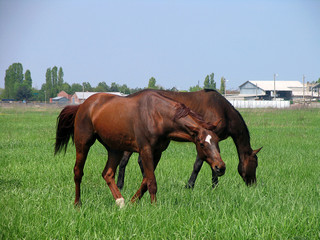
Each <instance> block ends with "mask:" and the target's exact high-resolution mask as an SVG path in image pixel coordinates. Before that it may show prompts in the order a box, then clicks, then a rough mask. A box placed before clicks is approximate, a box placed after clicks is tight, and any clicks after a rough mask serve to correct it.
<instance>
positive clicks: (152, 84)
mask: <svg viewBox="0 0 320 240" xmlns="http://www.w3.org/2000/svg"><path fill="white" fill-rule="evenodd" d="M156 82H157V81H156V79H155V78H154V77H151V78H150V79H149V84H148V88H151V89H158V87H157V86H156Z"/></svg>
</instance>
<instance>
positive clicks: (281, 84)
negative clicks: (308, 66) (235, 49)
mask: <svg viewBox="0 0 320 240" xmlns="http://www.w3.org/2000/svg"><path fill="white" fill-rule="evenodd" d="M318 85H319V84H311V83H307V84H305V85H304V87H303V84H302V83H301V82H299V81H247V82H245V83H244V84H242V85H241V86H240V87H239V88H240V94H239V97H243V98H244V99H263V100H271V99H273V98H274V92H275V93H276V98H280V99H284V100H291V99H299V98H303V97H305V98H319V86H318Z"/></svg>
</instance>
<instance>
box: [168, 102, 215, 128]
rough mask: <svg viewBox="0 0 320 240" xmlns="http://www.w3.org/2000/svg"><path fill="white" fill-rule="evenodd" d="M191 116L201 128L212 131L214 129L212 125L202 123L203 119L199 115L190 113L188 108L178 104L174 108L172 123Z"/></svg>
mask: <svg viewBox="0 0 320 240" xmlns="http://www.w3.org/2000/svg"><path fill="white" fill-rule="evenodd" d="M188 115H189V116H191V117H192V118H193V119H195V120H196V121H197V122H198V123H199V124H200V125H201V126H202V127H204V128H205V129H208V130H213V129H214V128H215V126H214V125H212V124H211V123H207V122H205V121H204V119H203V117H202V116H201V115H199V114H198V113H196V112H194V111H192V110H191V109H190V108H188V107H187V106H186V105H184V104H183V103H178V104H177V106H176V113H175V115H174V119H173V120H174V121H176V120H178V119H180V118H184V117H186V116H188Z"/></svg>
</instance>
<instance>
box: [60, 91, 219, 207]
mask: <svg viewBox="0 0 320 240" xmlns="http://www.w3.org/2000/svg"><path fill="white" fill-rule="evenodd" d="M218 122H219V120H218V121H217V123H216V124H218ZM215 127H216V126H215V125H214V124H209V123H206V122H204V121H203V119H202V118H201V117H200V116H199V115H197V114H195V113H194V112H193V111H191V110H190V109H189V108H187V107H186V106H185V105H183V104H181V103H178V102H175V101H173V100H171V99H168V98H166V97H164V96H161V95H159V94H157V93H155V92H150V91H142V92H140V93H137V94H133V95H130V96H128V97H119V96H115V95H111V94H105V93H100V94H95V95H93V96H91V97H90V98H88V99H87V100H86V101H85V102H84V103H83V104H81V105H79V106H67V107H65V108H64V109H63V110H62V111H61V113H60V115H59V117H58V120H57V133H56V143H55V154H56V153H58V152H59V151H61V150H63V149H65V150H66V148H67V145H68V142H69V139H70V137H72V139H73V140H74V144H75V147H76V163H75V167H74V181H75V186H76V196H75V204H79V203H80V183H81V179H82V176H83V168H84V165H85V161H86V158H87V154H88V151H89V149H90V147H91V146H92V144H93V143H94V142H95V140H96V139H98V141H99V142H100V143H101V144H102V145H103V146H104V147H105V148H106V149H107V150H108V161H107V164H106V166H105V168H104V170H103V173H102V177H103V178H104V179H105V181H106V182H107V184H108V186H109V188H110V190H111V193H112V195H113V197H114V199H115V200H116V203H117V205H119V206H120V207H123V206H124V199H123V197H122V195H121V193H120V191H119V189H118V187H117V185H116V184H115V180H114V178H115V171H116V168H117V166H118V165H119V162H120V160H121V158H122V157H123V155H124V152H125V151H129V152H138V153H139V155H140V156H141V160H142V165H143V168H144V177H143V180H142V183H141V187H140V188H139V190H138V191H137V192H136V194H135V195H134V196H133V197H132V199H131V202H134V201H135V200H136V199H140V198H141V197H142V196H143V194H144V193H145V192H146V191H147V190H148V191H149V193H150V197H151V202H154V201H156V192H157V184H156V178H155V175H154V170H155V169H156V167H157V164H158V162H159V160H160V157H161V154H162V152H163V151H164V150H165V149H166V148H167V147H168V145H169V142H170V140H177V141H190V142H194V143H195V145H196V149H197V152H198V155H199V156H200V158H201V159H203V160H205V161H206V162H207V163H208V164H209V165H210V166H211V168H212V169H213V171H215V172H216V173H217V174H218V175H223V174H224V172H225V164H224V162H223V161H222V159H221V157H220V154H219V151H218V141H219V139H218V137H217V136H216V135H215V134H214V133H213V132H212V130H213V129H215Z"/></svg>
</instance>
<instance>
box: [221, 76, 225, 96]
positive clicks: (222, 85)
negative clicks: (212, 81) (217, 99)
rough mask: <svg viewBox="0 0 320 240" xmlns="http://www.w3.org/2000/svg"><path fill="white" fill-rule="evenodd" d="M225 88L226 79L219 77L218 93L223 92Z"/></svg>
mask: <svg viewBox="0 0 320 240" xmlns="http://www.w3.org/2000/svg"><path fill="white" fill-rule="evenodd" d="M225 90H226V79H225V78H224V77H221V83H220V93H221V94H224V92H225Z"/></svg>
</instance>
